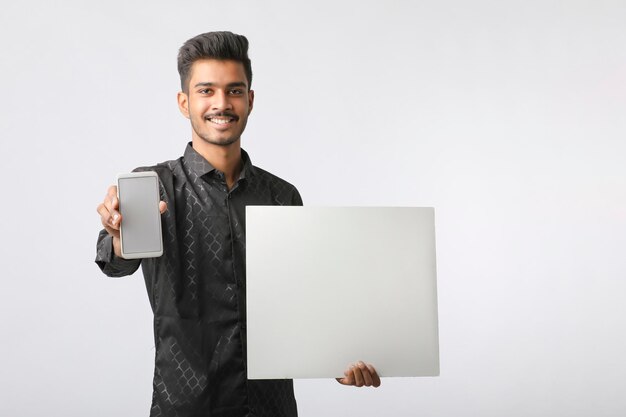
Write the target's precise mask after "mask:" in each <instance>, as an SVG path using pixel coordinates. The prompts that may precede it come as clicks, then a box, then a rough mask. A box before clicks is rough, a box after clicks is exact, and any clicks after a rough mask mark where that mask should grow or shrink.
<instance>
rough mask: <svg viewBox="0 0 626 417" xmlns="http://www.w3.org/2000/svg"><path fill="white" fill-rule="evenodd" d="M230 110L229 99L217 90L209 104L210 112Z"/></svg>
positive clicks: (223, 92) (224, 93) (221, 91)
mask: <svg viewBox="0 0 626 417" xmlns="http://www.w3.org/2000/svg"><path fill="white" fill-rule="evenodd" d="M230 109H232V105H231V103H230V98H229V96H228V94H226V92H225V91H223V90H217V91H216V92H215V93H214V94H213V101H212V102H211V110H213V111H224V110H230Z"/></svg>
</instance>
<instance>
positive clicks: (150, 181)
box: [118, 172, 163, 258]
mask: <svg viewBox="0 0 626 417" xmlns="http://www.w3.org/2000/svg"><path fill="white" fill-rule="evenodd" d="M142 174H144V173H135V174H131V175H132V176H120V177H119V178H118V194H119V202H120V213H121V214H122V227H121V231H120V233H121V236H122V255H123V256H124V257H127V258H133V257H142V258H144V257H154V256H160V255H161V254H162V253H163V241H162V238H161V214H160V213H159V200H160V198H159V180H158V177H157V176H156V175H155V174H154V173H152V172H149V173H145V175H142Z"/></svg>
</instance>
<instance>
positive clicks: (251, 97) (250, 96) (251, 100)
mask: <svg viewBox="0 0 626 417" xmlns="http://www.w3.org/2000/svg"><path fill="white" fill-rule="evenodd" d="M252 107H254V90H250V91H248V114H250V113H252Z"/></svg>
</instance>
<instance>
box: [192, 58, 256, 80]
mask: <svg viewBox="0 0 626 417" xmlns="http://www.w3.org/2000/svg"><path fill="white" fill-rule="evenodd" d="M190 70H191V71H190V73H191V77H190V80H194V81H203V82H216V81H217V80H221V81H226V80H227V79H228V81H227V82H229V83H230V82H246V72H245V70H244V67H243V64H242V63H241V62H239V61H234V60H230V59H198V60H196V61H194V63H193V64H192V65H191V68H190ZM204 78H213V79H215V80H210V79H204ZM199 79H202V80H199Z"/></svg>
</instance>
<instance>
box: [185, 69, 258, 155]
mask: <svg viewBox="0 0 626 417" xmlns="http://www.w3.org/2000/svg"><path fill="white" fill-rule="evenodd" d="M253 102H254V91H251V90H250V91H248V80H247V79H246V74H245V71H244V69H243V64H242V63H241V62H237V61H231V60H217V59H201V60H198V61H195V62H194V63H193V65H192V66H191V71H190V78H189V83H188V93H183V92H181V93H178V106H179V108H180V111H181V112H182V113H183V115H184V116H185V117H187V118H188V119H189V120H190V121H191V127H192V129H193V132H192V135H193V141H194V142H196V141H197V140H202V141H205V142H207V143H210V144H213V145H219V146H228V145H231V144H233V143H235V142H237V141H238V140H239V138H240V137H241V133H242V132H243V130H244V129H245V128H246V123H247V121H248V115H249V114H250V112H251V111H252V104H253Z"/></svg>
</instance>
